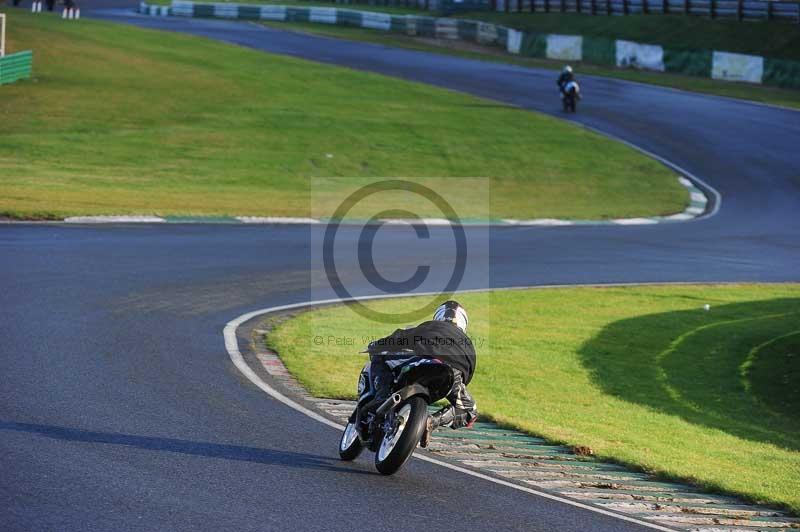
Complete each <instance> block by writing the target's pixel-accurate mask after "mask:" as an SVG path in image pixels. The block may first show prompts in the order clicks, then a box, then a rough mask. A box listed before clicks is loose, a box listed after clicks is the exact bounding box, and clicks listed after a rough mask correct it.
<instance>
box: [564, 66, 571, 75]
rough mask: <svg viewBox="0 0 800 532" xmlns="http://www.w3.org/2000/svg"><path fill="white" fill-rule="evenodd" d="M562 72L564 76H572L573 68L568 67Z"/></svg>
mask: <svg viewBox="0 0 800 532" xmlns="http://www.w3.org/2000/svg"><path fill="white" fill-rule="evenodd" d="M562 72H563V73H564V74H572V67H571V66H569V65H566V66H565V67H564V70H562Z"/></svg>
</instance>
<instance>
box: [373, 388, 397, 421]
mask: <svg viewBox="0 0 800 532" xmlns="http://www.w3.org/2000/svg"><path fill="white" fill-rule="evenodd" d="M402 401H403V398H402V397H401V396H400V394H399V393H394V394H392V395H391V397H389V398H388V399H387V400H385V401H384V402H383V404H382V405H381V406H379V407H378V410H376V411H375V413H376V414H378V415H379V416H380V415H383V414H384V413H386V411H387V410H389V409H390V408H392V407H393V406H395V405H399V404H400V403H401V402H402Z"/></svg>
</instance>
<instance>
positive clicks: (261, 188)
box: [0, 11, 687, 219]
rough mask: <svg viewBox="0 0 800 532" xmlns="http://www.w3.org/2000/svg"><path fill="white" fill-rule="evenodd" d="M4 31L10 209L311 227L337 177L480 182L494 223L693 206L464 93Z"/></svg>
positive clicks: (338, 71) (122, 43) (529, 120)
mask: <svg viewBox="0 0 800 532" xmlns="http://www.w3.org/2000/svg"><path fill="white" fill-rule="evenodd" d="M9 30H10V31H9V48H10V50H12V51H13V50H22V49H33V50H34V57H35V59H34V75H35V79H34V80H32V81H25V82H21V83H16V84H13V85H8V86H4V87H3V88H2V91H3V103H2V107H0V113H2V114H1V118H0V121H1V122H2V124H3V127H2V131H0V176H2V177H0V180H2V181H0V183H2V195H0V213H3V214H6V215H12V216H20V217H31V216H46V217H53V216H64V215H77V214H126V213H139V214H150V213H152V214H190V215H276V216H297V215H300V216H303V215H308V214H309V181H308V178H311V177H330V176H363V177H383V176H389V177H395V176H403V177H420V178H421V177H426V176H434V177H486V178H490V181H491V192H492V193H491V202H490V206H491V215H492V216H493V217H496V218H502V217H517V218H527V217H566V218H586V219H597V218H608V217H620V216H639V215H648V214H662V213H670V212H678V211H681V210H682V209H683V207H684V205H685V203H686V201H687V197H686V193H685V191H684V190H683V189H682V187H680V185H678V184H677V182H676V179H675V178H674V175H673V174H672V173H671V172H670V171H668V170H667V169H665V168H664V167H662V166H661V165H659V164H657V163H656V162H654V161H652V160H650V159H647V158H645V157H643V156H641V155H640V154H638V153H637V152H635V151H634V150H631V149H629V148H627V147H624V146H622V145H620V144H618V143H614V142H611V141H609V140H607V139H605V138H603V137H601V136H599V135H595V134H592V133H589V132H587V131H584V130H582V129H579V128H576V127H574V126H571V125H569V124H566V123H563V122H561V121H559V120H555V119H553V118H549V117H546V116H543V115H539V114H535V113H529V112H523V111H520V110H518V109H514V108H511V107H508V106H504V105H500V104H497V103H494V102H488V101H486V100H481V99H478V98H473V97H470V96H466V95H463V94H458V93H454V92H450V91H445V90H441V89H435V88H432V87H429V86H425V85H422V84H415V83H409V82H404V81H399V80H396V79H392V78H387V77H383V76H379V75H374V74H368V73H362V72H356V71H353V70H349V69H344V68H336V67H332V66H325V65H319V64H315V63H311V62H306V61H301V60H297V59H290V58H287V57H281V56H275V55H268V54H264V53H260V52H255V51H252V50H247V49H244V48H240V47H236V46H231V45H226V44H222V43H218V42H213V41H209V40H205V39H201V38H196V37H189V36H182V35H176V34H172V33H166V32H155V31H146V30H141V29H137V28H133V27H128V26H124V25H114V24H109V23H104V22H98V21H92V20H80V21H74V22H70V23H69V24H65V23H64V22H63V21H62V20H61V19H60V18H58V17H56V16H48V15H36V16H32V15H30V14H28V13H25V12H22V11H14V13H12V15H11V16H10V20H9ZM575 153H580V157H576V156H575V155H574V154H575ZM466 191H468V189H466ZM468 196H469V194H465V199H469V198H468ZM476 204H481V205H486V204H487V198H485V197H484V198H481V201H480V202H476ZM470 208H471V207H470V203H469V202H468V201H465V207H464V209H463V210H461V211H459V214H460V215H461V216H464V217H469V216H470V215H472V214H474V213H472V212H471V211H470ZM415 212H417V214H420V215H434V214H440V213H438V212H430V213H429V212H420V211H419V209H416V210H415ZM315 214H324V213H318V212H317V213H315Z"/></svg>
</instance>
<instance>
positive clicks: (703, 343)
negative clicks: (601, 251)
mask: <svg viewBox="0 0 800 532" xmlns="http://www.w3.org/2000/svg"><path fill="white" fill-rule="evenodd" d="M458 299H459V301H461V302H462V303H463V304H464V305H465V306H466V308H467V309H468V310H469V312H470V318H471V322H470V327H471V329H470V333H471V335H472V337H473V339H474V341H475V342H476V345H478V368H477V373H476V375H475V377H474V380H473V382H472V383H471V384H470V390H471V391H472V392H473V394H474V395H475V397H476V400H477V402H478V406H479V408H480V410H481V412H482V413H483V414H484V415H488V416H491V417H492V418H494V419H495V420H497V421H499V422H501V423H503V424H506V425H509V426H512V427H516V428H519V429H522V430H524V431H527V432H530V433H532V434H536V435H541V436H544V437H546V438H548V439H551V440H553V441H556V442H562V443H566V444H570V445H584V446H588V447H590V448H591V449H593V450H594V452H595V453H596V454H597V455H599V456H600V457H603V458H607V459H611V460H615V461H619V462H621V463H625V464H629V465H632V466H635V467H638V468H641V469H643V470H646V471H651V472H655V473H657V474H660V475H661V476H663V477H665V478H675V479H682V480H687V481H690V482H693V483H695V484H698V485H700V486H702V487H704V488H706V489H710V490H721V491H724V492H730V493H735V494H739V495H742V496H745V497H747V498H749V499H751V500H754V501H759V502H767V503H773V504H778V505H782V506H784V507H786V508H789V509H791V510H792V511H794V512H800V394H798V380H797V375H798V372H799V371H800V357H798V352H799V351H798V342H797V340H798V338H800V285H722V286H660V287H625V288H618V287H617V288H612V287H607V288H563V289H541V290H533V289H531V290H519V291H497V292H490V293H478V294H465V295H463V296H461V297H459V298H458ZM705 303H708V304H710V305H711V310H710V311H707V312H706V311H704V310H703V305H704V304H705ZM414 304H415V301H414V300H413V299H403V300H387V301H381V302H373V303H370V305H373V306H374V308H379V309H380V310H381V311H383V312H405V311H408V310H409V309H411V308H414ZM589 309H590V310H589ZM406 325H408V324H407V323H397V324H377V323H375V322H372V321H368V320H366V319H364V318H361V317H360V316H358V315H356V314H355V313H354V312H352V311H350V310H349V309H347V308H346V307H330V308H325V309H320V310H316V311H311V312H307V313H303V314H300V315H299V316H298V317H296V318H295V319H292V320H289V321H286V322H284V323H282V324H280V325H278V326H277V328H276V329H275V331H274V332H273V333H272V334H271V335H270V336H269V339H268V342H269V344H270V345H271V346H272V347H274V348H275V349H276V350H277V351H278V352H279V353H280V354H281V358H282V359H283V361H284V362H285V363H286V366H287V367H288V369H289V370H290V371H291V372H292V373H293V374H294V375H295V376H297V378H298V379H299V380H300V381H301V382H302V383H303V384H304V385H306V386H307V387H308V388H309V389H310V390H311V392H312V393H314V394H316V395H319V396H328V397H339V398H353V397H354V395H355V384H356V378H357V375H358V371H359V369H360V367H361V366H362V364H363V363H364V361H365V356H364V355H359V354H357V352H358V351H359V350H360V349H361V348H362V346H363V345H364V344H365V343H366V341H368V340H369V337H370V336H371V337H380V336H382V335H384V334H388V333H389V332H391V330H393V327H394V326H406ZM789 334H791V335H789ZM315 337H319V338H322V343H323V345H317V342H319V340H318V341H317V342H315V341H314V338H315ZM348 338H349V339H351V341H350V345H337V342H336V339H340V343H343V344H346V343H347V342H346V341H344V342H342V341H341V339H348ZM776 339H777V340H776Z"/></svg>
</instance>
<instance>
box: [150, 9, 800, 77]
mask: <svg viewBox="0 0 800 532" xmlns="http://www.w3.org/2000/svg"><path fill="white" fill-rule="evenodd" d="M512 1H514V2H518V3H519V2H523V1H524V0H512ZM530 1H533V2H534V3H536V2H539V1H541V0H530ZM549 1H552V2H556V1H559V0H549ZM570 1H571V2H573V5H574V2H576V1H578V0H563V5H565V6H567V5H568V3H569V2H570ZM581 1H585V0H581ZM609 1H610V0H609ZM630 1H637V0H630ZM639 1H643V0H639ZM672 1H673V0H664V2H665V4H664V5H665V6H666V5H667V3H668V2H672ZM682 1H696V0H682ZM140 12H142V13H145V14H151V15H175V16H186V17H217V18H233V19H249V20H272V21H289V22H316V23H320V24H340V25H343V26H355V27H360V28H368V29H374V30H380V31H393V32H398V33H405V34H406V35H412V36H421V37H431V38H437V39H461V40H464V41H469V42H474V43H477V44H483V45H489V46H500V47H502V48H504V49H505V50H506V51H507V52H509V53H511V54H515V55H521V56H526V57H541V58H545V59H556V60H560V61H564V62H573V61H586V62H589V63H594V64H598V65H609V66H616V67H621V68H637V69H642V70H654V71H659V72H674V73H678V74H685V75H690V76H700V77H706V78H713V79H720V80H727V81H742V82H748V83H759V84H760V83H764V84H769V85H775V86H779V87H787V88H800V62H796V61H788V60H781V59H770V58H762V57H759V56H752V55H744V54H734V53H728V52H720V51H713V52H712V51H703V50H675V49H670V48H667V47H663V46H661V45H658V44H646V43H637V42H631V41H624V40H616V41H615V40H613V39H605V38H602V37H582V36H580V35H554V34H549V35H546V34H536V33H526V32H522V31H517V30H513V29H510V28H506V27H503V26H498V25H495V24H489V23H486V22H480V21H474V20H463V19H454V18H434V17H423V16H414V15H389V14H386V13H378V12H375V11H355V10H352V9H338V8H329V7H297V6H279V5H262V6H257V5H252V4H241V5H240V4H200V3H194V2H184V1H178V0H176V1H173V3H172V6H170V7H165V6H162V9H159V10H158V11H155V10H153V6H150V5H148V4H146V3H142V4H140Z"/></svg>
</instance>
